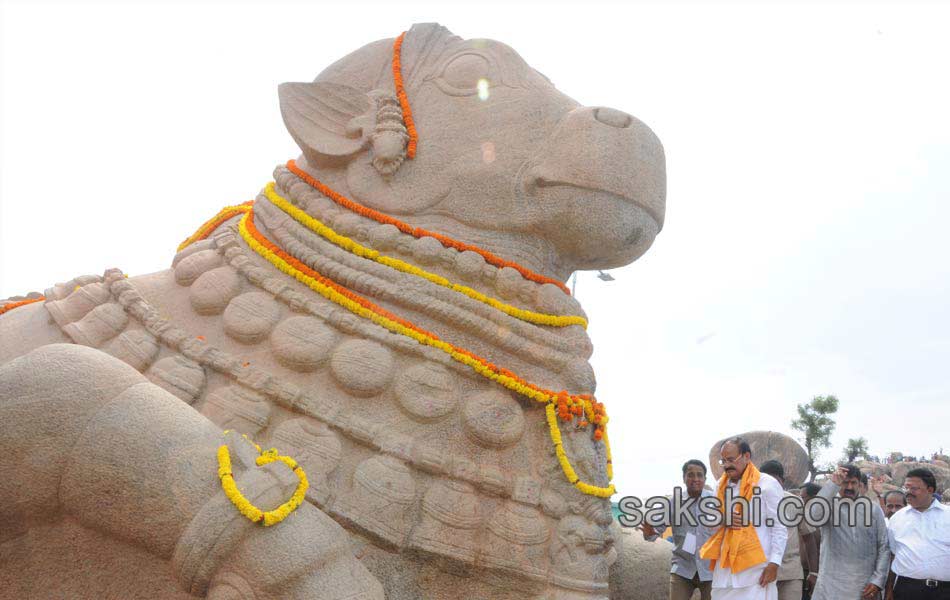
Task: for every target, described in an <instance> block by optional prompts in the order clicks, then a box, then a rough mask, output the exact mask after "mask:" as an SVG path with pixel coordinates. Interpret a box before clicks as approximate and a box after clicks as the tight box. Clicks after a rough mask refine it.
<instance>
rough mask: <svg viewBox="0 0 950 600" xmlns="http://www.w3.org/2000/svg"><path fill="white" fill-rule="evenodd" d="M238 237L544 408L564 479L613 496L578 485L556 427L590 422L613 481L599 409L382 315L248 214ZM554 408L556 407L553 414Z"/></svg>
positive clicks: (350, 306) (333, 295) (300, 277)
mask: <svg viewBox="0 0 950 600" xmlns="http://www.w3.org/2000/svg"><path fill="white" fill-rule="evenodd" d="M238 232H239V234H240V235H241V237H242V238H243V239H244V241H245V242H246V243H247V244H248V246H250V248H251V249H252V250H254V252H256V253H257V254H259V255H260V256H262V257H263V258H264V259H265V260H267V261H268V262H270V263H271V264H272V265H274V266H275V267H276V268H277V269H278V270H279V271H281V272H282V273H285V274H286V275H288V276H290V277H293V278H294V279H296V280H297V281H299V282H301V283H302V284H304V285H306V286H307V287H309V288H310V289H312V290H313V291H315V292H317V293H318V294H320V295H321V296H323V297H325V298H327V299H328V300H330V301H332V302H334V303H336V304H338V305H340V306H342V307H344V308H346V309H347V310H349V311H350V312H352V313H354V314H356V315H358V316H360V317H364V318H366V319H369V320H370V321H372V322H373V323H376V324H377V325H379V326H381V327H383V328H384V329H387V330H388V331H390V332H392V333H396V334H399V335H403V336H406V337H408V338H411V339H413V340H415V341H416V342H418V343H420V344H424V345H427V346H432V347H433V348H436V349H438V350H441V351H442V352H445V353H446V354H448V355H449V356H450V357H451V358H452V359H453V360H455V361H456V362H459V363H461V364H464V365H466V366H468V367H469V368H471V369H472V370H473V371H475V372H476V373H478V374H479V375H481V376H483V377H485V378H487V379H490V380H492V381H494V382H496V383H499V384H500V385H502V386H504V387H505V388H507V389H509V390H512V391H514V392H516V393H518V394H521V395H522V396H525V397H527V398H531V399H532V400H535V401H537V402H541V403H545V404H547V406H546V407H545V410H546V415H547V421H548V426H549V430H550V435H551V441H552V443H553V444H554V449H555V454H556V455H557V458H558V462H559V463H560V465H561V469H562V471H563V472H564V475H565V477H567V480H568V481H569V482H570V483H571V484H572V485H573V486H574V487H575V488H577V489H578V490H580V491H581V492H582V493H584V494H589V495H592V496H598V497H601V498H609V497H610V496H612V495H613V494H614V492H615V488H614V486H613V484H609V485H608V487H599V486H595V485H591V484H589V483H586V482H583V481H581V480H580V477H579V476H578V475H577V472H576V471H575V470H574V467H573V466H572V465H571V463H570V460H569V459H568V457H567V454H566V452H565V451H564V447H563V443H562V439H561V431H560V428H559V426H558V418H560V419H561V420H563V421H571V422H572V421H573V420H574V418H575V417H580V419H581V420H580V422H579V423H578V424H577V426H578V427H586V426H587V425H588V423H593V425H594V439H596V440H603V441H604V447H605V453H606V459H607V477H608V479H612V478H613V466H612V458H611V454H610V444H609V440H608V439H607V435H606V425H607V414H606V412H605V410H604V405H603V404H601V403H599V402H597V401H596V400H595V399H593V398H592V397H591V396H589V395H586V394H579V395H569V394H568V393H567V392H566V391H562V392H560V393H556V392H553V391H551V390H547V389H544V388H541V387H539V386H537V385H534V384H532V383H529V382H527V381H526V380H524V379H523V378H521V377H519V376H518V375H516V374H515V373H513V372H511V371H509V370H507V369H504V368H501V367H498V366H496V365H494V364H492V363H490V362H488V361H487V360H485V359H484V358H481V357H479V356H477V355H475V354H473V353H472V352H470V351H468V350H465V349H462V348H458V347H456V346H454V345H452V344H450V343H448V342H445V341H442V340H440V339H439V338H438V337H437V336H436V335H435V334H433V333H430V332H428V331H425V330H423V329H420V328H418V327H415V326H414V325H413V324H412V323H410V322H408V321H405V320H403V319H399V318H397V317H395V316H394V315H392V314H389V313H386V312H385V311H383V310H382V309H380V308H379V307H377V306H375V305H373V304H372V303H370V302H368V301H366V300H365V299H363V298H362V297H360V296H359V295H357V294H355V293H353V292H352V291H350V290H347V289H346V288H344V287H343V286H340V285H339V284H337V283H335V282H333V281H332V280H330V279H328V278H326V277H324V276H323V275H320V274H319V273H317V272H316V271H314V270H313V269H311V268H310V267H308V266H307V265H305V264H303V263H302V262H300V261H299V260H298V259H296V258H294V257H293V256H290V255H289V254H287V253H286V252H284V251H283V250H282V249H280V248H279V247H277V246H276V245H275V244H274V243H273V242H271V241H270V240H268V239H267V238H266V237H264V235H262V234H261V232H260V231H258V230H257V229H256V228H255V227H254V212H253V211H247V212H246V213H245V214H244V216H243V217H242V218H241V220H240V222H239V223H238ZM555 407H556V408H557V410H556V412H555Z"/></svg>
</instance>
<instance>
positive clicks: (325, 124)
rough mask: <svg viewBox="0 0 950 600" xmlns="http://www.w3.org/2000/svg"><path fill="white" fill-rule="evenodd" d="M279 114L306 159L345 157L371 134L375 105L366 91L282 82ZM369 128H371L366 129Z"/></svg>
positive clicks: (331, 84)
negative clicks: (373, 106) (373, 105)
mask: <svg viewBox="0 0 950 600" xmlns="http://www.w3.org/2000/svg"><path fill="white" fill-rule="evenodd" d="M277 94H278V96H279V97H280V114H281V116H283V118H284V125H286V126H287V131H289V132H290V135H291V137H293V138H294V141H295V142H297V145H298V146H300V149H301V150H302V151H303V153H304V156H307V157H308V158H311V159H319V158H320V157H321V156H322V157H343V156H348V155H350V154H355V153H356V152H358V151H359V150H360V149H362V148H363V147H364V146H365V145H366V144H367V143H368V142H369V139H370V136H371V135H372V133H373V132H372V125H371V121H370V119H372V112H371V108H372V104H371V103H370V99H369V97H368V96H367V95H366V93H365V92H361V91H360V90H357V89H355V88H351V87H349V86H347V85H341V84H338V83H326V82H314V83H282V84H280V85H279V86H278V87H277ZM367 125H368V126H367Z"/></svg>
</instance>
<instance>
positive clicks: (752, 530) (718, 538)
mask: <svg viewBox="0 0 950 600" xmlns="http://www.w3.org/2000/svg"><path fill="white" fill-rule="evenodd" d="M719 454H720V460H719V464H721V465H722V466H723V471H724V472H723V474H722V477H721V478H720V479H719V490H718V494H717V497H718V498H719V503H720V506H721V507H722V508H721V510H722V511H723V515H724V517H726V516H730V515H731V516H732V524H731V525H730V524H729V520H726V521H725V522H724V523H723V525H722V526H721V527H719V529H717V530H716V533H715V534H713V536H712V537H710V538H709V540H708V541H707V542H706V543H705V544H704V545H703V548H702V550H701V551H700V556H701V557H702V558H705V559H708V560H710V566H711V567H712V569H713V581H712V600H777V598H778V589H777V588H776V585H775V579H776V577H777V576H778V568H779V565H781V564H782V555H783V554H785V542H786V540H787V539H788V529H787V528H786V527H785V525H783V524H782V523H780V522H779V520H778V504H779V502H780V501H781V500H782V496H783V494H784V492H783V490H782V486H781V484H779V482H778V481H776V480H775V478H774V477H772V476H770V475H766V474H765V473H760V472H759V470H758V469H757V468H756V467H755V465H754V464H752V449H751V448H750V447H749V443H748V442H746V441H745V440H743V439H742V438H732V439H729V440H726V441H725V442H723V444H722V446H721V447H720V449H719ZM727 490H728V491H729V493H728V494H727ZM727 496H729V497H731V498H735V499H737V502H739V501H738V498H740V497H741V498H743V499H745V500H746V501H747V502H749V503H751V502H752V500H753V498H758V500H757V502H761V510H760V511H758V513H759V514H755V511H753V512H752V514H751V515H749V517H747V518H749V519H750V522H749V524H748V525H746V526H743V525H742V523H741V522H740V519H739V517H740V515H741V514H742V512H744V511H746V510H749V508H748V506H749V505H745V506H740V505H739V504H738V503H736V504H733V505H732V506H729V505H727V502H728V500H729V499H728V498H727ZM753 521H755V522H753Z"/></svg>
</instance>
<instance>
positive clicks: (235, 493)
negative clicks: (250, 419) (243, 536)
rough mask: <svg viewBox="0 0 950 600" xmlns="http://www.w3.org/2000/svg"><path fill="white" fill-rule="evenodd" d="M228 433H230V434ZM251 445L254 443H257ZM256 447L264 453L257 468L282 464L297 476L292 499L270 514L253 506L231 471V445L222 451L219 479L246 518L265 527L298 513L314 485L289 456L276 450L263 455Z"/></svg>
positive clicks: (259, 458) (226, 492)
mask: <svg viewBox="0 0 950 600" xmlns="http://www.w3.org/2000/svg"><path fill="white" fill-rule="evenodd" d="M224 433H225V434H227V433H228V431H225V432H224ZM244 439H246V440H248V441H249V442H250V439H248V437H247V436H246V435H245V436H244ZM251 443H252V444H254V442H251ZM254 447H255V448H257V452H258V453H259V454H260V456H258V457H257V459H256V461H255V462H256V464H257V466H259V467H263V466H264V465H266V464H270V463H272V462H277V461H279V462H282V463H284V464H285V465H287V466H288V467H290V469H291V470H292V471H293V472H294V475H296V476H297V478H298V479H299V480H300V483H299V484H297V489H296V490H295V491H294V494H293V496H291V497H290V500H288V501H287V502H284V503H283V504H281V505H280V506H278V507H277V508H275V509H274V510H268V511H263V510H261V509H259V508H258V507H256V506H254V505H253V504H251V502H250V500H248V499H247V498H245V497H244V494H242V493H241V491H240V490H239V489H238V487H237V483H235V481H234V474H233V473H232V471H231V453H230V450H229V449H228V445H227V444H222V445H221V446H220V447H219V448H218V477H219V478H220V479H221V489H223V490H224V494H225V495H226V496H227V497H228V500H230V501H231V504H233V505H234V506H235V507H236V508H237V509H238V511H240V513H241V514H242V515H244V516H245V517H247V518H248V519H249V520H250V521H251V522H253V523H260V524H261V525H263V526H264V527H270V526H271V525H276V524H277V523H280V522H281V521H283V520H284V519H286V518H287V516H288V515H289V514H290V513H292V512H294V511H295V510H297V507H299V506H300V504H301V503H302V502H303V501H304V497H305V496H306V493H307V488H308V487H310V483H309V482H308V481H307V474H306V473H304V470H303V469H302V468H301V467H300V465H298V464H297V461H295V460H294V459H292V458H290V457H289V456H282V455H279V454H278V453H277V449H276V448H271V449H270V450H267V451H265V452H262V451H261V447H260V446H258V445H257V444H254Z"/></svg>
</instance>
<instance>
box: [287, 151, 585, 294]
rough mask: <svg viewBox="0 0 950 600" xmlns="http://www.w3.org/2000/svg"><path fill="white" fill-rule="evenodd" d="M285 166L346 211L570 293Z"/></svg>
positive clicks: (291, 163)
mask: <svg viewBox="0 0 950 600" xmlns="http://www.w3.org/2000/svg"><path fill="white" fill-rule="evenodd" d="M287 169H288V170H289V171H290V172H291V173H293V174H294V175H296V176H297V177H299V178H300V179H302V180H303V181H304V182H305V183H306V184H307V185H309V186H310V187H312V188H314V189H316V190H317V191H318V192H320V193H321V194H323V195H324V196H326V197H327V198H329V199H330V200H332V201H334V202H336V203H337V204H339V205H340V206H342V207H343V208H346V209H348V210H351V211H353V212H355V213H356V214H358V215H360V216H363V217H366V218H367V219H372V220H374V221H376V222H377V223H383V224H388V225H394V226H395V227H396V228H397V229H398V230H399V231H401V232H403V233H405V234H407V235H411V236H413V237H416V238H422V237H431V238H435V239H436V240H438V241H439V243H441V244H442V245H443V246H444V247H446V248H455V249H456V250H458V251H459V252H464V251H466V250H470V251H472V252H475V253H476V254H479V255H481V257H482V258H484V259H485V262H487V263H488V264H490V265H493V266H496V267H498V268H499V269H500V268H503V267H511V268H512V269H514V270H516V271H518V272H519V273H521V276H522V277H524V278H525V279H528V280H530V281H534V282H535V283H552V284H554V285H556V286H557V287H559V288H560V289H561V291H563V292H564V293H565V294H567V295H568V296H570V295H571V290H570V289H569V288H568V287H567V286H566V285H564V282H562V281H558V280H556V279H551V278H550V277H545V276H544V275H541V274H539V273H535V272H534V271H531V270H529V269H526V268H525V267H523V266H521V265H519V264H518V263H515V262H511V261H508V260H505V259H503V258H501V257H499V256H496V255H495V254H492V253H491V252H489V251H488V250H485V249H483V248H479V247H478V246H472V245H469V244H465V243H463V242H459V241H458V240H454V239H452V238H450V237H448V236H445V235H442V234H441V233H435V232H434V231H428V230H425V229H422V228H421V227H413V226H412V225H409V224H408V223H405V222H403V221H400V220H399V219H396V218H395V217H391V216H389V215H387V214H385V213H381V212H379V211H378V210H374V209H372V208H369V207H366V206H363V205H362V204H359V203H357V202H354V201H353V200H350V199H349V198H347V197H346V196H344V195H342V194H340V193H338V192H336V191H334V190H333V189H331V188H330V187H328V186H327V185H326V184H324V183H323V182H321V181H320V180H319V179H317V178H315V177H313V176H312V175H310V174H309V173H307V172H306V171H304V170H303V169H301V168H300V167H298V166H297V163H296V162H295V161H294V160H293V159H291V160H288V161H287Z"/></svg>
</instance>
